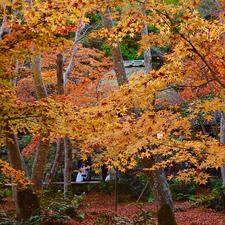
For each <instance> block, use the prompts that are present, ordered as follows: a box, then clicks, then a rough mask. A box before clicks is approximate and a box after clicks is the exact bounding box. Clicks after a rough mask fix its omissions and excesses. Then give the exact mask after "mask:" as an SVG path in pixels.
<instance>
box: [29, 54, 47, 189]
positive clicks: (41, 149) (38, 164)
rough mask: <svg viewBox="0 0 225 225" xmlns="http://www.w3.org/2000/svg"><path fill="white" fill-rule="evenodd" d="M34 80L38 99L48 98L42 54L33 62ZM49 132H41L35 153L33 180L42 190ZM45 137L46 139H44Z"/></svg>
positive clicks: (37, 187)
mask: <svg viewBox="0 0 225 225" xmlns="http://www.w3.org/2000/svg"><path fill="white" fill-rule="evenodd" d="M32 72H33V81H34V86H35V90H36V94H37V98H38V99H42V98H47V97H48V96H47V91H46V89H45V86H44V84H43V80H42V74H41V56H40V55H37V56H35V58H34V60H33V64H32ZM47 138H48V132H43V131H41V132H40V138H39V143H38V147H37V150H36V154H35V159H34V163H33V168H32V177H31V180H32V182H33V183H34V184H35V189H37V190H42V187H43V177H44V172H45V168H46V164H47V160H48V150H49V145H50V142H49V140H48V139H47ZM43 139H45V140H43Z"/></svg>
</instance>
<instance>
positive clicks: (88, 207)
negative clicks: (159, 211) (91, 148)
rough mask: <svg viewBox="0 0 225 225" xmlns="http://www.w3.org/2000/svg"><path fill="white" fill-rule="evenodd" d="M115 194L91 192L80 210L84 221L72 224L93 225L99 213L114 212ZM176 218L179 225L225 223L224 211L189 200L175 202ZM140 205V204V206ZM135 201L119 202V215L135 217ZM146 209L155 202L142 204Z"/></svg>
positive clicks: (153, 208) (216, 224)
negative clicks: (191, 205) (217, 210)
mask: <svg viewBox="0 0 225 225" xmlns="http://www.w3.org/2000/svg"><path fill="white" fill-rule="evenodd" d="M113 201H114V196H113V195H108V194H104V193H94V192H91V193H89V194H88V195H87V198H85V200H84V201H83V204H84V206H85V208H84V209H82V210H80V212H84V213H85V220H84V221H82V222H78V221H73V222H71V223H70V224H71V225H72V224H73V225H92V224H94V221H95V220H96V217H97V216H98V215H101V214H103V213H107V212H112V211H113V209H114V204H113ZM174 205H175V209H176V213H175V215H176V220H177V222H178V224H179V225H225V214H224V212H223V213H222V212H216V211H215V210H212V209H206V208H204V207H197V208H193V207H190V203H189V202H175V203H174ZM139 207H140V206H139ZM139 207H138V206H137V204H136V203H135V202H132V203H119V205H118V213H119V216H122V217H128V218H130V219H134V218H135V216H136V214H137V213H139V212H141V209H139ZM142 209H144V210H150V211H152V212H154V211H156V206H155V204H154V203H145V204H143V206H142Z"/></svg>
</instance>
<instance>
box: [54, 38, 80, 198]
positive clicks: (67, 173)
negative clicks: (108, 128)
mask: <svg viewBox="0 0 225 225" xmlns="http://www.w3.org/2000/svg"><path fill="white" fill-rule="evenodd" d="M76 36H77V35H76ZM74 57H75V55H73V56H72V59H71V60H74ZM63 61H64V60H63V55H62V54H61V53H60V54H58V55H57V60H56V63H57V86H58V94H65V84H64V82H66V80H65V79H64V75H65V74H63V63H64V62H63ZM68 75H69V74H67V76H66V78H67V77H68ZM63 140H64V149H65V166H64V198H65V199H68V198H69V197H71V196H70V194H71V191H72V186H71V175H72V144H71V141H70V139H69V138H68V137H65V138H64V139H63Z"/></svg>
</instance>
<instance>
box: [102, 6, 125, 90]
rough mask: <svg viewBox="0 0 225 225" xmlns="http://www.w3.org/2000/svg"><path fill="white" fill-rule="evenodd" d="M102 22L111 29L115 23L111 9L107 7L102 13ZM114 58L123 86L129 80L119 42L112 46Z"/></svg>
mask: <svg viewBox="0 0 225 225" xmlns="http://www.w3.org/2000/svg"><path fill="white" fill-rule="evenodd" d="M101 18H102V23H103V25H104V27H105V28H106V29H108V30H110V29H111V28H112V27H113V26H114V24H113V21H112V19H111V17H110V11H109V9H106V11H105V12H104V13H101ZM110 50H111V53H112V58H113V68H114V70H115V73H116V78H117V82H118V85H119V86H121V85H123V84H125V83H126V82H127V76H126V71H125V68H124V64H123V56H122V53H121V48H120V44H119V42H117V46H111V47H110Z"/></svg>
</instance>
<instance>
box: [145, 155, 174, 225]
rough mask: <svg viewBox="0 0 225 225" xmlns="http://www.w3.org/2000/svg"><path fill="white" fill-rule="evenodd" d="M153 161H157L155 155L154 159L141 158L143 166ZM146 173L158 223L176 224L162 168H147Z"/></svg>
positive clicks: (149, 164) (146, 166)
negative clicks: (156, 211)
mask: <svg viewBox="0 0 225 225" xmlns="http://www.w3.org/2000/svg"><path fill="white" fill-rule="evenodd" d="M155 161H157V160H156V157H155V159H153V158H144V159H142V164H143V166H144V167H145V168H151V167H152V166H153V164H154V162H155ZM146 175H147V179H148V182H149V185H150V187H151V190H152V192H153V195H154V199H155V201H156V205H157V210H158V224H159V225H176V224H177V223H176V220H175V217H174V212H173V200H172V196H171V192H170V189H169V185H168V183H167V180H166V176H165V172H164V169H158V170H154V171H151V170H147V171H146Z"/></svg>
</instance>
